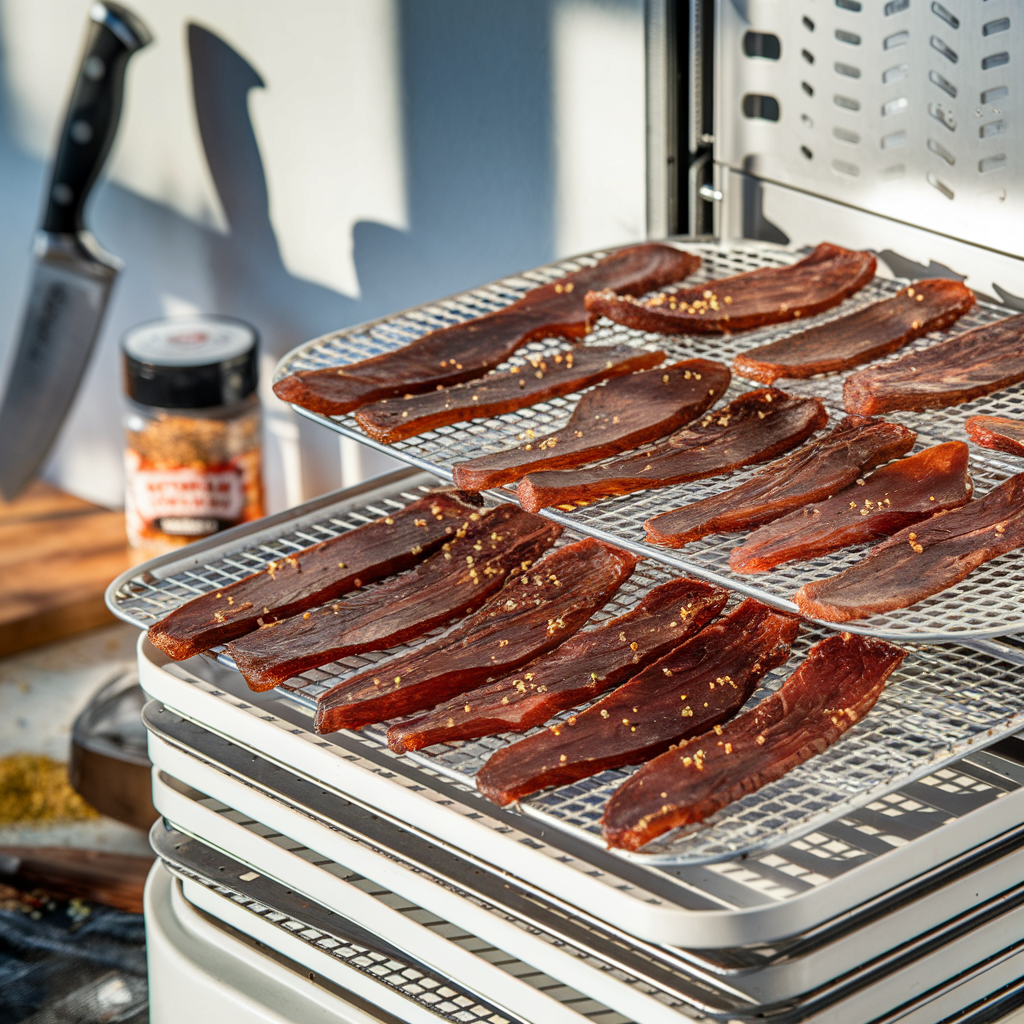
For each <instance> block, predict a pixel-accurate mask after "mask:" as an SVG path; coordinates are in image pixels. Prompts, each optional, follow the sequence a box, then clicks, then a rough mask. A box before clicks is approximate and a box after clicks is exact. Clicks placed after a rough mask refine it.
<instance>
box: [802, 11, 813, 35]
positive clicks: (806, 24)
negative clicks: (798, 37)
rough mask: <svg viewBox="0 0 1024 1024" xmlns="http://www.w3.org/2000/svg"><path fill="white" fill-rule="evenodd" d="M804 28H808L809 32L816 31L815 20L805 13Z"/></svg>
mask: <svg viewBox="0 0 1024 1024" xmlns="http://www.w3.org/2000/svg"><path fill="white" fill-rule="evenodd" d="M804 28H805V29H807V31H808V32H813V31H814V22H813V21H811V19H810V18H808V17H807V15H806V14H805V15H804Z"/></svg>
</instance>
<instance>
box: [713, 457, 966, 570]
mask: <svg viewBox="0 0 1024 1024" xmlns="http://www.w3.org/2000/svg"><path fill="white" fill-rule="evenodd" d="M967 455H968V449H967V445H965V444H964V443H963V442H962V441H950V442H948V443H947V444H940V445H936V446H935V447H934V448H926V449H925V450H924V451H923V452H919V453H918V454H917V455H912V456H911V457H910V458H909V459H900V460H899V461H898V462H891V463H889V465H888V466H883V467H882V468H881V469H879V470H876V471H875V472H874V473H872V474H871V476H869V477H868V478H867V479H866V480H864V479H860V480H858V481H857V482H856V484H854V486H852V487H847V488H846V489H845V490H843V491H840V492H839V493H838V494H836V495H834V496H833V497H831V498H828V499H827V500H826V501H822V502H818V503H817V504H814V505H807V506H805V507H804V508H802V509H799V510H798V511H796V512H791V513H790V514H789V515H788V516H783V517H782V518H781V519H776V520H775V522H774V523H769V524H768V525H767V526H762V527H761V528H760V529H759V530H755V531H754V532H753V533H752V534H751V535H750V536H749V537H748V538H747V539H746V541H745V542H744V543H743V544H742V545H740V547H738V548H734V549H733V550H732V551H731V552H730V554H729V568H730V569H733V570H734V571H735V572H767V570H769V569H772V568H774V567H775V566H776V565H781V564H782V563H783V562H792V561H794V560H797V559H800V560H805V559H809V558H818V557H819V556H820V555H827V554H828V553H829V552H830V551H838V550H839V549H840V548H846V547H850V545H852V544H864V543H866V542H867V541H872V540H877V539H878V538H880V537H890V536H892V534H894V533H895V532H896V531H897V530H902V529H903V528H904V527H905V526H910V525H911V524H913V523H919V522H921V520H923V519H927V518H928V517H929V516H933V515H935V513H936V512H941V511H943V510H944V509H948V508H959V507H960V506H961V505H966V504H967V502H968V501H970V498H971V489H972V486H973V485H972V484H971V478H970V475H969V474H968V472H967Z"/></svg>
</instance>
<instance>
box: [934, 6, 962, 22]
mask: <svg viewBox="0 0 1024 1024" xmlns="http://www.w3.org/2000/svg"><path fill="white" fill-rule="evenodd" d="M932 14H937V15H938V16H939V17H940V18H941V19H942V20H943V21H944V22H945V23H946V24H947V25H948V26H949V27H950V28H959V27H960V19H959V18H958V17H957V16H956V15H955V14H953V13H952V12H951V11H947V10H946V8H945V7H943V6H942V4H940V3H933V4H932Z"/></svg>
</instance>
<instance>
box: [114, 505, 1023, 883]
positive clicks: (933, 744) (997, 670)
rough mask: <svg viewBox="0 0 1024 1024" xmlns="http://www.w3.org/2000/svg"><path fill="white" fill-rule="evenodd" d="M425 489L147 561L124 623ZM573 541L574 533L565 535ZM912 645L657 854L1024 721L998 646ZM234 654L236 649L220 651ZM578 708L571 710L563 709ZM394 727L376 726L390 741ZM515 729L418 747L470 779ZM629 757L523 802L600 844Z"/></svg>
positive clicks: (426, 759)
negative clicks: (807, 748)
mask: <svg viewBox="0 0 1024 1024" xmlns="http://www.w3.org/2000/svg"><path fill="white" fill-rule="evenodd" d="M424 489H425V485H420V486H419V487H413V486H408V485H407V486H406V487H404V488H403V487H401V486H398V487H396V488H395V490H394V492H393V493H392V494H390V495H387V496H382V497H378V498H377V499H375V500H373V501H372V502H371V503H370V504H368V505H366V506H362V507H359V508H354V509H348V510H346V511H344V512H336V513H335V512H332V511H331V510H330V509H325V510H324V516H323V519H322V520H320V521H319V522H316V523H312V524H307V525H306V526H305V527H303V528H302V529H301V530H297V531H293V532H291V533H285V534H282V535H280V536H275V537H269V536H266V535H264V534H261V531H260V530H259V529H258V528H254V529H253V530H252V531H251V533H250V534H249V536H248V537H247V538H246V540H245V541H244V542H242V541H240V542H239V544H238V546H237V549H236V550H234V551H232V552H231V553H230V554H228V555H227V556H224V557H221V558H219V559H217V560H215V561H213V562H211V563H209V564H206V565H200V566H193V567H190V568H188V569H185V570H184V571H180V572H175V571H174V565H173V564H171V565H168V566H167V567H166V570H165V571H166V573H167V575H165V576H164V577H163V578H156V577H155V576H154V575H153V574H152V573H149V572H147V571H146V570H145V567H144V566H143V567H140V570H139V571H138V572H137V574H136V575H135V577H134V578H133V579H131V580H129V581H128V582H126V583H124V584H123V585H122V586H121V587H120V588H119V589H118V590H117V591H116V593H115V598H114V602H113V606H114V607H115V609H116V610H117V611H118V614H120V615H121V617H122V618H124V619H126V620H127V621H130V622H133V623H134V624H136V625H138V626H140V627H143V628H145V627H146V626H148V625H150V624H151V623H152V622H154V621H156V620H157V619H159V618H162V617H163V616H164V615H165V614H167V612H169V611H170V610H171V609H172V608H175V607H177V606H178V605H179V604H181V603H182V602H183V601H185V600H188V599H189V598H191V597H193V596H195V595H196V594H197V593H201V592H205V591H209V590H212V589H216V588H217V587H222V586H225V585H226V584H228V583H230V582H232V581H234V580H237V579H240V578H242V577H243V576H245V575H247V574H249V573H251V572H254V571H256V570H257V569H260V568H262V567H263V566H264V565H266V563H267V562H268V561H270V560H272V559H274V558H279V557H281V556H282V555H283V554H289V553H292V552H294V551H296V550H299V549H300V548H302V547H305V546H307V545H308V544H311V543H314V542H316V541H319V540H324V539H326V538H327V537H330V536H336V535H338V534H339V533H342V532H344V531H345V530H348V529H352V528H354V527H356V526H358V525H360V524H361V523H363V522H366V521H367V520H368V519H374V518H377V517H378V516H381V515H384V514H386V512H387V511H388V510H389V509H392V510H393V509H395V508H398V507H401V506H403V505H405V504H407V503H408V502H409V501H411V500H413V499H414V498H416V497H418V496H419V494H421V493H422V491H423V490H424ZM571 539H572V535H571V533H570V531H567V533H566V535H563V538H562V543H565V542H566V541H568V540H571ZM674 575H675V573H674V572H673V571H672V570H670V569H669V568H667V567H665V566H663V565H659V564H658V563H656V562H654V561H652V560H649V559H648V560H645V561H642V562H641V563H640V564H639V566H638V568H637V570H636V572H634V574H633V576H632V577H631V578H630V579H629V580H628V581H627V582H626V583H625V584H624V585H623V586H622V587H621V588H620V590H619V592H618V593H617V594H616V595H615V597H614V598H613V599H612V600H611V601H610V602H609V603H608V604H607V605H606V606H605V607H604V608H602V609H601V610H600V611H599V612H598V613H597V614H596V615H595V616H594V617H593V619H592V620H591V621H592V623H593V624H596V623H598V622H600V621H603V620H604V619H606V618H609V617H611V616H613V615H618V614H621V613H622V612H624V611H628V610H629V609H630V608H632V607H633V606H635V605H636V604H637V603H638V602H639V601H640V600H641V599H642V598H643V596H644V594H646V593H647V592H648V591H649V590H650V588H651V587H653V586H656V585H657V584H659V583H662V582H665V581H666V580H668V579H670V578H672V577H673V576H674ZM439 632H440V631H435V632H434V633H432V634H429V635H428V636H426V637H423V638H420V639H418V640H416V641H412V642H410V643H407V644H403V645H400V646H398V647H395V648H392V649H391V650H389V651H379V652H372V653H368V654H365V655H359V656H354V657H350V658H345V659H343V660H341V661H339V662H334V663H331V664H327V665H324V666H322V667H321V668H318V669H311V670H309V671H307V672H304V673H302V674H301V676H299V677H297V678H296V679H294V680H292V681H291V682H290V683H289V684H288V685H287V687H286V688H285V689H284V690H283V692H286V693H288V692H290V694H291V696H292V697H293V698H294V699H296V700H299V701H301V702H304V703H305V704H306V706H308V707H312V706H313V705H314V703H315V700H316V697H317V695H319V694H321V693H323V692H324V691H325V690H327V689H328V688H330V687H331V686H333V685H335V684H336V683H338V682H341V681H343V680H345V679H346V678H348V677H350V676H351V675H353V674H354V673H355V672H357V671H360V670H361V669H363V668H366V667H367V666H369V665H372V664H375V663H377V662H379V661H381V660H382V659H385V658H389V657H392V656H395V655H399V654H402V653H405V652H406V651H409V650H412V649H414V648H416V647H418V646H421V645H422V644H424V643H426V642H429V640H430V639H431V638H432V637H433V636H436V635H438V633H439ZM827 635H829V631H828V630H825V629H823V628H822V627H819V626H813V625H807V626H805V627H804V629H803V631H802V633H801V635H800V637H799V638H798V640H797V643H796V644H795V645H794V651H793V656H792V657H791V658H790V660H789V662H788V663H787V664H786V665H785V666H783V667H782V668H780V669H777V670H776V671H774V672H772V673H770V674H769V675H768V676H767V677H766V679H765V682H764V685H763V686H761V687H760V688H759V689H758V691H757V692H756V693H755V695H754V697H753V698H752V700H751V704H753V703H754V702H756V701H758V700H760V699H761V698H762V697H764V696H765V695H766V694H767V693H769V692H770V691H772V690H774V689H776V688H777V687H778V686H779V685H781V683H782V681H783V680H784V679H785V678H786V677H787V676H788V675H789V674H790V673H791V672H792V671H793V670H794V669H795V668H796V666H797V665H798V664H799V662H800V660H801V659H802V657H803V655H804V654H805V653H806V651H807V648H808V647H809V646H810V645H811V644H812V643H814V642H815V641H817V640H819V639H821V638H823V637H824V636H827ZM905 646H906V647H907V650H908V651H909V655H908V657H907V659H906V661H905V662H904V663H903V665H902V667H901V668H900V669H899V670H897V672H895V673H894V674H893V676H892V677H891V679H890V683H889V685H888V687H887V689H886V691H885V693H884V694H883V695H882V698H881V699H880V701H879V703H878V705H877V706H876V708H875V710H874V711H873V712H872V713H871V714H870V715H869V716H868V717H867V718H866V719H865V720H864V721H862V722H860V723H858V724H857V725H856V726H855V727H854V728H853V729H852V730H851V731H850V732H849V733H848V734H847V735H846V736H845V737H844V738H843V739H842V740H840V742H838V743H837V744H836V745H835V746H833V747H832V748H830V749H829V750H828V751H826V752H825V753H824V754H822V755H819V756H818V757H815V758H812V759H811V760H810V761H809V762H807V763H806V764H804V765H801V766H800V767H799V768H796V769H794V770H793V771H792V772H790V773H789V774H788V775H786V776H785V777H784V778H782V779H780V780H779V781H777V782H775V783H772V784H771V785H769V786H766V787H765V788H764V789H762V790H760V791H759V792H757V793H754V794H751V795H750V796H748V797H746V798H744V799H743V800H740V801H737V802H736V803H734V804H732V805H730V806H729V807H727V808H725V809H723V810H722V811H720V812H719V813H718V814H716V815H713V816H712V817H711V818H709V819H707V820H706V821H704V822H702V823H700V824H699V825H695V826H691V827H688V828H686V829H682V830H677V831H676V832H673V833H670V834H669V835H667V836H666V837H664V838H662V839H659V840H657V841H656V842H655V843H651V844H649V845H648V846H647V847H646V848H645V850H644V853H643V855H641V856H643V857H644V859H646V860H648V861H650V862H657V861H664V862H667V863H673V864H679V863H694V862H700V861H711V860H717V859H722V858H726V857H730V856H735V855H737V854H741V853H750V852H753V851H757V850H762V849H766V848H768V847H772V846H776V845H779V844H781V843H786V842H792V841H793V840H795V839H797V838H798V837H799V836H801V835H803V834H805V833H807V832H810V831H812V830H814V829H816V828H819V827H820V826H822V825H823V824H825V823H826V822H828V821H832V820H835V819H836V818H839V817H842V816H843V815H846V814H849V813H850V812H851V811H852V810H853V809H854V808H857V807H859V806H862V805H864V804H866V803H869V802H870V801H872V800H876V799H879V798H880V797H881V796H882V795H883V794H885V793H889V792H891V791H892V790H894V789H897V788H898V787H900V786H902V785H905V784H906V783H908V782H911V781H912V780H914V779H918V778H921V777H922V776H924V775H927V774H929V773H931V772H934V771H935V770H936V769H938V768H940V767H942V766H943V765H945V764H947V763H949V762H950V761H952V760H954V759H956V758H958V757H960V756H962V755H963V754H965V753H967V752H968V751H970V750H971V749H972V748H973V747H974V746H975V745H982V744H984V743H988V742H992V741H993V740H994V739H996V738H998V737H999V736H1002V735H1006V734H1009V733H1011V732H1014V731H1015V730H1017V729H1019V728H1020V727H1021V726H1022V725H1024V686H1022V685H1021V682H1020V671H1021V670H1020V668H1019V667H1018V666H1017V665H1015V664H1013V663H1011V662H1009V661H1006V660H1003V659H1001V658H999V657H998V656H997V655H995V654H993V653H989V652H984V651H979V650H974V649H971V648H968V647H964V646H960V645H952V644H950V645H944V646H927V645H919V644H906V645H905ZM220 657H221V659H222V660H223V661H224V663H225V664H228V665H230V664H231V662H230V660H229V659H228V658H227V657H226V656H224V655H223V654H222V655H221V656H220ZM566 714H568V712H566ZM384 728H386V726H385V727H383V728H379V729H370V730H366V732H365V733H364V735H369V736H371V737H374V738H376V739H377V740H378V741H380V742H383V731H384ZM518 738H519V737H518V736H517V735H515V734H505V735H501V736H497V737H488V738H485V739H482V740H478V741H472V742H455V743H451V744H445V745H438V746H435V747H432V748H427V750H425V751H421V752H419V753H417V754H413V755H410V756H412V757H413V758H414V759H416V760H419V761H421V762H422V763H423V764H425V765H429V766H430V767H431V768H432V769H434V770H436V771H440V772H442V773H444V774H445V775H448V776H450V777H453V778H456V779H459V780H461V781H464V782H466V783H468V784H470V785H472V779H473V776H474V774H475V772H476V770H477V769H478V768H479V766H480V765H481V764H482V763H483V761H484V760H485V759H486V758H487V757H488V756H489V755H490V753H491V752H492V751H493V750H495V749H497V748H498V747H499V746H504V745H507V744H508V743H511V742H514V741H515V740H516V739H518ZM630 771H631V769H620V770H616V771H607V772H603V773H602V774H600V775H598V776H595V777H594V778H592V779H588V780H585V781H583V782H580V783H576V784H574V785H571V786H563V787H560V788H558V789H556V790H553V791H550V792H548V793H541V794H538V795H537V796H535V797H532V798H530V799H528V800H525V801H523V802H522V805H521V806H522V810H523V811H524V812H525V813H527V814H531V815H534V816H536V817H540V818H543V819H544V820H545V821H546V822H548V823H550V824H551V825H553V826H554V827H556V828H561V829H565V830H567V831H569V832H571V833H573V834H576V835H577V836H580V837H582V838H585V839H587V840H588V841H590V842H593V843H600V842H601V839H600V830H599V828H598V825H597V822H598V819H599V818H600V815H601V811H602V809H603V807H604V804H605V802H606V801H607V799H608V797H609V796H610V795H611V793H612V791H613V790H614V789H615V787H616V786H617V785H618V784H619V783H620V782H621V781H622V780H623V779H624V778H625V777H626V776H627V775H628V774H629V772H630Z"/></svg>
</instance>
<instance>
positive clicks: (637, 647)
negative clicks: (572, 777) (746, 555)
mask: <svg viewBox="0 0 1024 1024" xmlns="http://www.w3.org/2000/svg"><path fill="white" fill-rule="evenodd" d="M727 599H728V593H727V592H726V591H724V590H722V589H720V588H719V587H714V586H712V585H711V584H710V583H703V582H701V581H700V580H689V579H680V580H672V581H671V582H669V583H663V584H662V585H661V586H660V587H655V588H654V589H653V590H651V591H650V592H649V593H648V594H647V595H646V596H645V597H644V599H643V600H642V601H641V602H640V604H639V605H637V607H636V608H634V609H633V610H632V611H630V612H627V613H626V614H625V615H619V616H617V617H616V618H614V619H610V620H609V621H607V622H605V623H602V625H600V626H598V627H597V628H596V629H591V630H588V631H587V632H585V633H577V634H576V635H575V636H573V637H570V638H569V639H568V640H566V641H565V643H564V644H562V645H561V647H557V648H555V650H554V651H552V652H551V653H550V654H545V655H544V656H543V657H541V658H537V659H536V660H535V661H531V662H529V664H527V665H525V666H524V667H523V668H522V669H520V670H519V671H518V672H514V673H512V674H510V675H507V676H504V677H502V678H501V679H499V680H498V681H497V682H494V683H488V684H487V685H486V686H481V687H478V688H477V689H475V690H470V691H469V692H468V693H466V694H463V695H462V696H461V697H456V698H455V699H453V700H450V701H448V702H447V703H445V704H440V705H438V707H436V708H434V709H433V711H430V712H428V713H427V714H425V715H423V716H421V717H419V718H413V719H410V720H409V721H406V722H398V723H396V724H395V725H393V726H391V728H390V729H388V746H389V747H391V749H392V750H394V751H396V752H397V753H403V752H405V751H407V750H419V749H421V748H422V747H428V746H430V745H431V744H433V743H443V742H447V741H450V740H468V739H477V738H479V737H480V736H491V735H493V734H495V733H499V732H525V731H526V730H527V729H532V728H533V726H535V725H542V724H543V723H544V722H546V721H547V720H548V719H549V718H551V716H552V715H554V714H555V713H556V712H558V711H564V710H565V709H567V708H571V707H574V706H575V705H577V704H581V703H582V702H584V701H586V700H590V699H592V698H594V697H597V696H599V695H600V694H602V693H604V692H605V690H608V689H610V688H611V687H613V686H617V685H618V684H619V683H621V682H623V681H624V680H626V679H628V678H629V677H630V676H632V675H634V674H635V673H637V672H639V671H640V670H641V669H642V668H644V666H646V665H648V664H650V662H652V661H653V660H655V659H656V658H659V657H661V655H663V654H665V653H666V652H667V651H669V650H670V649H671V648H673V647H676V646H678V645H679V644H681V643H682V642H683V641H684V640H687V639H688V638H689V637H691V636H693V635H694V634H695V633H697V632H698V631H699V630H701V629H703V627H704V626H705V625H706V624H707V623H708V622H710V621H711V620H712V619H713V618H714V617H715V616H716V615H717V614H718V613H719V612H720V611H721V610H722V608H723V607H724V606H725V602H726V600H727ZM467 707H468V708H469V709H470V710H469V711H467V710H466V708H467Z"/></svg>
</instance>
